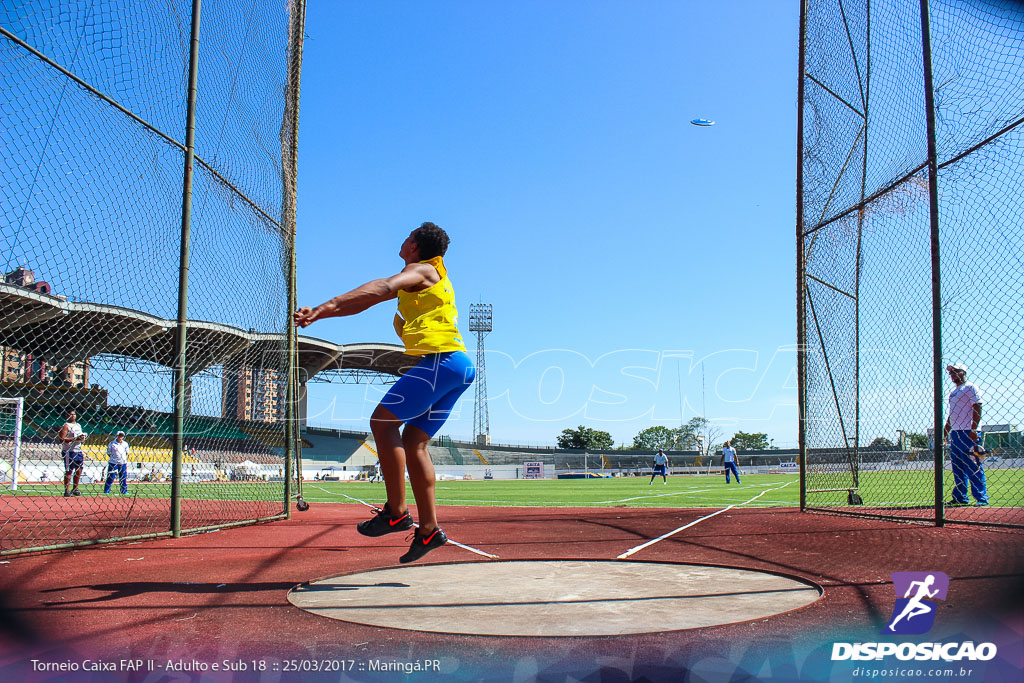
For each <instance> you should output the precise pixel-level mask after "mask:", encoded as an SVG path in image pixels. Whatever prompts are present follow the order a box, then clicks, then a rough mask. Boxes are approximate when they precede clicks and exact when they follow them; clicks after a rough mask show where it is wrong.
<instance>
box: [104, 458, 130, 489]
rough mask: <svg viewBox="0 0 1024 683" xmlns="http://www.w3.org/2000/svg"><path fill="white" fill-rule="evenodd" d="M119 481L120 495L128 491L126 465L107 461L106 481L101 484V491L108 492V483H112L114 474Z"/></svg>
mask: <svg viewBox="0 0 1024 683" xmlns="http://www.w3.org/2000/svg"><path fill="white" fill-rule="evenodd" d="M115 475H116V476H117V478H118V479H120V481H121V495H122V496H123V495H125V494H127V493H128V465H118V464H115V463H112V462H111V463H107V481H106V482H105V483H104V484H103V493H110V485H111V484H113V483H114V476H115Z"/></svg>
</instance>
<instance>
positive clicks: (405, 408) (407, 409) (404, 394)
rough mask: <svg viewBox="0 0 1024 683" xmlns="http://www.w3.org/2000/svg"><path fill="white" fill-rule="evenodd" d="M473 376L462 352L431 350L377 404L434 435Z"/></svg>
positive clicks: (467, 359)
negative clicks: (431, 352)
mask: <svg viewBox="0 0 1024 683" xmlns="http://www.w3.org/2000/svg"><path fill="white" fill-rule="evenodd" d="M475 378H476V368H475V367H473V362H472V361H471V360H470V359H469V355H468V354H466V352H465V351H447V352H445V353H433V354H430V355H429V356H424V357H423V360H421V361H420V362H419V364H418V365H417V366H416V367H414V368H412V369H411V370H409V371H408V372H407V373H405V374H404V375H402V378H401V379H400V380H398V381H397V382H395V383H394V385H392V387H391V389H390V390H389V391H388V393H387V394H385V395H384V398H383V399H382V400H381V402H380V405H381V407H382V408H387V409H388V410H390V411H391V413H392V414H394V416H395V417H397V418H398V419H399V420H401V421H402V422H404V423H405V424H406V425H408V426H412V427H418V428H420V429H422V430H423V431H424V432H426V433H427V435H428V436H434V435H435V434H437V432H438V430H440V429H441V427H442V426H443V425H444V423H445V420H447V419H448V416H449V415H450V414H451V411H452V408H454V407H455V402H456V401H458V400H459V397H460V396H462V393H463V392H464V391H466V389H468V388H469V385H470V384H472V383H473V380H474V379H475Z"/></svg>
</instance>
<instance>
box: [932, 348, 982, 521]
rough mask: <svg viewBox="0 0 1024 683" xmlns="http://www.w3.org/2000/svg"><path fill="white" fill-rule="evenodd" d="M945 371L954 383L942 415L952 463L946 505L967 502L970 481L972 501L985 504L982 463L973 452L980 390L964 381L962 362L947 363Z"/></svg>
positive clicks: (945, 439)
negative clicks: (947, 413) (950, 492)
mask: <svg viewBox="0 0 1024 683" xmlns="http://www.w3.org/2000/svg"><path fill="white" fill-rule="evenodd" d="M946 371H947V372H949V378H950V379H951V380H953V384H955V385H956V387H955V388H954V389H953V391H951V392H950V394H949V417H948V418H946V426H945V429H943V430H942V440H943V441H947V442H948V443H949V457H950V461H951V464H952V467H953V496H952V500H950V501H949V502H948V503H946V505H950V506H957V505H969V504H970V500H969V499H968V498H967V485H968V483H969V484H970V487H971V493H972V494H973V495H974V500H975V501H976V502H975V505H978V506H981V507H983V506H985V505H988V491H987V490H986V488H985V467H984V466H983V465H982V462H981V458H979V457H978V456H977V455H975V451H974V449H975V446H977V445H979V444H980V443H981V439H980V438H979V436H978V424H979V423H980V422H981V392H980V391H979V390H978V387H976V386H975V385H974V384H973V383H971V382H968V381H967V366H966V365H964V364H963V363H955V364H953V365H947V366H946Z"/></svg>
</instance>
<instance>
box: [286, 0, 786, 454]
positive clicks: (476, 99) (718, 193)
mask: <svg viewBox="0 0 1024 683" xmlns="http://www.w3.org/2000/svg"><path fill="white" fill-rule="evenodd" d="M798 20H799V3H797V2H795V0H794V1H791V2H781V1H779V2H769V3H764V2H739V3H728V4H725V5H723V4H721V3H707V2H684V1H682V0H671V1H667V0H666V1H658V2H625V1H621V2H586V3H583V2H549V1H533V0H517V1H516V2H483V3H471V2H451V1H440V2H433V3H419V2H388V3H379V2H373V1H370V0H363V1H359V2H356V1H352V0H347V1H345V2H321V3H310V4H309V8H308V13H307V24H306V32H307V34H308V38H307V41H306V49H305V58H304V68H303V81H302V102H301V106H302V109H301V126H300V166H299V208H298V210H299V230H300V233H299V240H298V267H299V275H298V291H299V302H300V305H316V304H318V303H320V302H322V301H324V300H326V299H328V298H330V297H332V296H334V295H336V294H339V293H341V292H343V291H347V290H348V289H351V288H353V287H355V286H357V285H359V284H361V283H363V282H365V281H368V280H371V279H374V278H377V277H383V276H387V275H391V274H393V273H395V272H397V271H398V270H400V269H401V267H402V261H401V260H400V259H399V258H398V249H399V246H400V245H401V242H402V241H403V239H404V238H405V237H406V235H407V234H408V232H409V231H410V230H411V229H413V228H415V227H416V226H418V225H419V224H420V223H421V222H423V221H426V220H430V221H434V222H436V223H438V224H439V225H441V226H442V227H444V228H445V229H446V230H447V231H448V233H449V234H450V235H451V238H452V244H451V247H450V249H449V252H448V255H447V257H446V259H445V260H446V263H447V265H448V267H449V271H450V276H451V278H452V281H453V283H454V286H455V290H456V294H457V299H458V304H459V307H460V310H461V312H462V316H461V321H460V322H461V324H462V327H463V331H464V333H465V334H466V337H467V342H468V346H469V347H470V354H471V355H475V337H473V336H470V335H469V332H468V329H466V320H467V317H468V307H469V304H470V303H471V302H477V301H484V302H487V303H491V304H493V306H494V332H492V333H491V334H490V335H489V336H488V337H487V340H486V347H487V349H488V361H487V379H488V393H489V395H490V399H491V400H490V401H489V409H490V424H491V436H492V440H493V441H495V442H500V443H538V444H552V443H554V441H555V438H556V436H557V435H558V433H559V432H561V430H563V429H565V428H566V427H575V426H576V425H579V424H584V425H587V426H590V427H594V428H596V429H603V430H606V431H608V432H610V433H611V434H612V436H613V437H614V438H615V440H616V443H629V442H631V441H632V437H633V435H635V434H636V433H637V432H638V431H640V430H641V429H643V428H645V427H649V426H651V425H655V424H665V425H668V426H677V425H678V424H679V423H680V421H681V419H682V420H686V419H689V418H691V417H693V416H695V415H700V414H702V413H703V414H706V416H707V417H708V418H710V419H712V420H714V421H715V422H716V423H718V424H719V425H720V428H721V430H722V432H723V434H724V437H729V436H731V435H732V434H733V433H734V432H735V431H736V430H737V429H742V430H744V431H748V432H750V431H760V432H767V433H768V435H769V437H771V438H774V439H775V445H776V446H778V445H783V446H786V445H793V444H795V441H796V433H797V419H796V374H795V351H794V345H795V342H796V329H795V239H794V220H795V218H794V216H795V168H796V160H795V148H796V142H795V139H796V100H797V98H796V85H797V56H798V55H797V47H798V45H797V34H798ZM697 117H701V118H708V119H713V120H715V121H716V122H717V123H716V125H715V126H714V127H711V128H698V127H695V126H692V125H690V123H689V121H690V120H691V119H693V118H697ZM393 314H394V304H393V303H391V302H388V303H386V304H382V305H380V306H378V307H376V308H375V309H371V310H370V311H367V312H365V313H363V314H361V315H360V316H357V317H352V318H339V319H333V320H326V321H321V322H317V323H315V324H314V325H313V326H311V327H309V328H307V329H306V330H305V331H304V333H305V334H310V335H313V336H316V337H321V338H324V339H330V340H332V341H335V342H339V343H352V342H365V341H383V342H392V343H397V341H398V340H397V337H395V336H394V332H393V331H392V329H391V318H392V316H393ZM702 370H703V372H702ZM702 375H703V378H704V391H703V392H702V386H701V385H702ZM380 393H381V387H374V386H366V385H338V384H314V385H311V389H310V401H309V413H310V423H311V424H317V425H333V426H335V427H338V428H343V429H368V421H367V418H368V416H369V414H370V412H371V411H372V409H373V407H374V405H376V402H377V400H379V396H380ZM680 399H682V410H681V409H680V408H681V406H680ZM459 408H460V410H459V412H458V415H457V416H453V418H452V419H451V420H450V421H449V423H448V425H446V429H445V430H443V431H442V433H443V434H448V435H450V436H453V437H455V438H465V439H469V438H471V436H472V432H473V391H472V389H471V390H470V391H468V392H467V393H466V394H465V396H464V398H463V400H462V402H461V403H460V406H459Z"/></svg>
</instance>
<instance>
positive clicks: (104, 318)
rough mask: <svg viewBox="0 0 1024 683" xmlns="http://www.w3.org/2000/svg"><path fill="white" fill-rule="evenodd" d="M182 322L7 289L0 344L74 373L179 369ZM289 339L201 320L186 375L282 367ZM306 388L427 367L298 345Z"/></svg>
mask: <svg viewBox="0 0 1024 683" xmlns="http://www.w3.org/2000/svg"><path fill="white" fill-rule="evenodd" d="M176 331H177V322H176V321H174V320H167V319H164V318H158V317H156V316H152V315H149V314H148V313H143V312H142V311H136V310H133V309H130V308H122V307H120V306H111V305H108V304H93V303H76V302H71V301H66V300H64V299H62V298H61V297H56V296H52V295H49V294H42V293H39V292H35V291H32V290H28V289H25V288H23V287H19V286H16V285H11V284H7V283H0V344H2V345H5V346H10V347H13V348H15V349H18V350H19V351H21V352H22V353H28V354H32V355H33V356H37V357H41V358H45V359H46V361H47V362H48V363H50V364H52V365H54V366H57V367H67V366H68V365H71V364H72V363H76V362H79V361H83V360H85V359H86V358H89V357H91V356H95V355H98V354H116V355H122V356H129V357H132V358H139V359H141V360H145V361H149V362H152V363H157V364H159V365H164V366H167V367H172V366H173V365H174V342H175V336H176ZM283 338H284V334H283V333H282V334H269V333H261V332H250V331H246V330H243V329H241V328H237V327H233V326H231V325H224V324H221V323H211V322H205V321H201V320H190V321H189V322H188V337H187V339H188V353H187V355H186V373H187V374H188V375H189V376H191V375H194V374H196V373H198V372H200V371H202V370H204V369H206V368H208V367H211V366H214V365H220V364H223V363H231V362H237V363H244V364H246V365H258V366H261V367H281V366H282V365H283V362H282V361H281V360H280V355H281V353H282V346H283ZM298 356H299V358H298V366H299V380H300V381H301V382H303V383H304V382H306V381H307V380H308V379H309V378H311V377H313V376H314V375H316V374H317V373H318V372H322V371H324V370H361V371H365V372H376V373H382V374H388V375H401V374H403V373H404V372H405V371H406V370H407V369H408V368H410V367H412V366H413V365H415V364H416V363H417V362H418V361H419V360H420V359H419V358H415V357H413V356H407V355H405V353H404V351H403V348H402V347H401V346H397V345H395V344H375V343H361V344H347V345H346V344H335V343H333V342H329V341H325V340H323V339H317V338H315V337H305V336H301V335H300V336H299V337H298Z"/></svg>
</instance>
